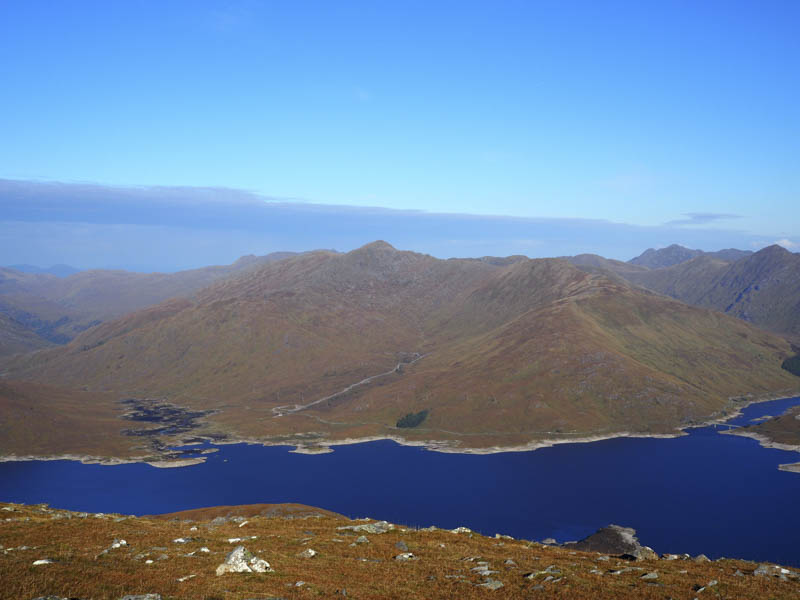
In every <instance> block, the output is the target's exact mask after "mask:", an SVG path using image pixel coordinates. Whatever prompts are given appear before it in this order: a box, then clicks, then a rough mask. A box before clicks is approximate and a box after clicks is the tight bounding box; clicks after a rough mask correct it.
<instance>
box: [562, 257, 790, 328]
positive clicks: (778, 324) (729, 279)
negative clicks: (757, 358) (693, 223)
mask: <svg viewBox="0 0 800 600" xmlns="http://www.w3.org/2000/svg"><path fill="white" fill-rule="evenodd" d="M698 253H699V254H698ZM681 257H684V258H683V260H681ZM569 260H570V261H571V262H572V263H573V264H575V265H576V266H578V267H580V268H582V269H584V270H587V271H591V272H605V273H607V274H608V273H613V274H615V275H617V276H619V277H621V278H623V279H625V280H626V281H628V282H630V283H633V284H636V285H639V286H641V287H644V288H647V289H649V290H653V291H656V292H658V293H660V294H664V295H667V296H670V297H672V298H675V299H677V300H680V301H681V302H685V303H687V304H692V305H694V306H699V307H703V308H710V309H713V310H716V311H719V312H723V313H726V314H729V315H732V316H735V317H738V318H739V319H742V320H744V321H747V322H749V323H753V324H754V325H757V326H759V327H762V328H764V329H767V330H769V331H772V332H775V333H778V334H781V335H784V336H787V337H789V338H790V339H792V340H793V341H795V342H798V341H800V255H798V254H795V253H792V252H789V251H788V250H786V249H785V248H783V247H781V246H778V245H772V246H768V247H766V248H763V249H761V250H759V251H758V252H754V253H751V252H744V251H740V250H722V251H719V252H701V251H699V250H689V249H688V248H683V247H681V246H675V245H673V246H669V247H668V248H663V249H661V250H657V251H656V250H652V249H650V250H647V251H646V252H645V253H643V254H642V255H641V256H639V257H637V258H634V259H632V260H631V261H629V262H627V263H623V262H620V261H613V260H608V259H605V258H602V257H600V256H595V255H581V256H576V257H572V258H570V259H569ZM675 261H678V262H675ZM647 265H664V266H660V267H658V266H652V267H648V266H647Z"/></svg>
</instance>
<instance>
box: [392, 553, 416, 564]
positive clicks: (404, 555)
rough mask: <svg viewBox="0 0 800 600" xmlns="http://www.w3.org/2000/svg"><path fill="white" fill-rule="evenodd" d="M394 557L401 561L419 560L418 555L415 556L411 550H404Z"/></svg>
mask: <svg viewBox="0 0 800 600" xmlns="http://www.w3.org/2000/svg"><path fill="white" fill-rule="evenodd" d="M394 559H395V560H397V561H400V562H404V561H408V560H417V557H416V556H414V554H412V553H411V552H403V553H401V554H398V555H397V556H395V557H394Z"/></svg>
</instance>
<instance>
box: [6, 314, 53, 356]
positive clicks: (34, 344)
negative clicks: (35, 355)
mask: <svg viewBox="0 0 800 600" xmlns="http://www.w3.org/2000/svg"><path fill="white" fill-rule="evenodd" d="M50 345H51V343H50V342H48V341H47V340H46V339H44V338H42V337H40V336H38V335H36V334H35V333H34V332H33V331H31V330H30V329H28V328H27V327H24V326H23V325H22V324H21V323H19V322H17V321H15V320H14V319H12V318H11V317H9V316H8V315H5V314H3V313H0V357H2V356H10V355H12V354H18V353H25V352H32V351H34V350H39V349H40V348H46V347H48V346H50Z"/></svg>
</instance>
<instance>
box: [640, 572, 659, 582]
mask: <svg viewBox="0 0 800 600" xmlns="http://www.w3.org/2000/svg"><path fill="white" fill-rule="evenodd" d="M640 579H647V580H650V579H658V573H656V572H655V571H651V572H650V573H645V574H644V575H642V576H641V577H640Z"/></svg>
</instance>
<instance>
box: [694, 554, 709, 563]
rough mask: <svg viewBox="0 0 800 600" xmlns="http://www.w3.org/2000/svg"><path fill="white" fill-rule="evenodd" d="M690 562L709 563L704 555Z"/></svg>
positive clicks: (699, 555)
mask: <svg viewBox="0 0 800 600" xmlns="http://www.w3.org/2000/svg"><path fill="white" fill-rule="evenodd" d="M692 560H693V561H694V562H696V563H704V562H711V559H710V558H708V557H707V556H706V555H705V554H698V555H697V556H695V557H694V558H693V559H692Z"/></svg>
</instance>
